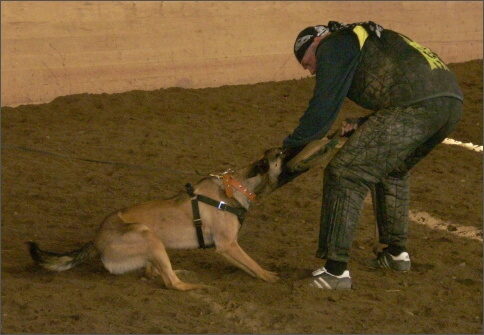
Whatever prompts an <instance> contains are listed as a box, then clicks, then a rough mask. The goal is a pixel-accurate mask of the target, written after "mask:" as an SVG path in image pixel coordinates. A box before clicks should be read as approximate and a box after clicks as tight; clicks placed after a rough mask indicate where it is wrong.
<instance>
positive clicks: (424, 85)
mask: <svg viewBox="0 0 484 335" xmlns="http://www.w3.org/2000/svg"><path fill="white" fill-rule="evenodd" d="M294 53H295V55H296V58H297V60H298V61H299V63H300V64H301V65H302V67H303V68H304V69H305V70H308V71H309V73H311V75H314V74H315V75H316V85H315V88H314V94H313V97H312V98H311V100H310V101H309V106H308V107H307V109H306V111H305V113H304V114H303V115H302V117H301V118H300V120H299V124H298V126H297V127H296V128H295V129H294V131H293V132H292V133H291V134H290V135H288V136H287V137H286V138H285V139H284V141H283V147H284V148H285V149H286V151H287V152H288V155H287V158H286V159H287V161H288V160H290V159H291V158H292V157H294V156H295V155H296V154H297V153H298V152H300V151H301V150H302V148H304V146H305V145H306V144H308V143H309V142H311V141H313V140H317V139H321V138H322V137H323V136H325V135H326V134H327V133H328V131H329V130H330V128H331V126H332V125H333V123H334V121H335V119H336V117H337V115H338V113H339V111H340V109H341V105H342V103H343V100H344V98H345V97H348V98H349V99H351V100H353V101H354V102H355V103H357V104H359V105H360V106H362V107H364V108H367V109H369V110H371V111H373V113H371V114H369V115H367V116H366V117H363V118H360V119H358V120H347V122H343V125H342V128H341V134H340V135H342V136H347V137H349V139H348V140H347V141H346V143H345V145H344V146H343V147H342V148H341V149H340V150H339V151H338V152H337V153H336V155H335V156H334V157H333V158H332V159H331V161H330V162H329V164H328V165H327V166H326V168H325V173H324V181H323V203H322V210H321V222H320V234H319V246H318V250H317V253H316V256H317V257H318V258H321V259H326V263H325V265H324V266H323V267H321V268H320V269H317V270H315V271H314V272H313V280H312V282H311V286H314V287H317V288H322V289H350V288H351V286H352V280H351V276H350V273H349V270H348V266H347V263H348V260H349V257H350V247H351V244H352V241H353V236H354V232H355V228H356V225H357V223H358V220H359V217H360V213H361V210H362V207H363V201H364V199H365V197H366V195H367V194H368V192H369V191H370V190H372V191H373V192H374V201H375V205H376V212H377V215H376V216H377V225H378V232H379V239H380V243H383V244H386V245H388V246H387V247H386V248H385V249H384V250H383V251H382V252H381V253H379V255H378V256H377V258H376V259H374V260H372V261H371V262H370V263H369V266H370V267H371V268H391V269H393V270H396V271H408V270H410V266H411V261H410V257H409V254H408V252H407V249H406V243H407V230H408V210H409V208H408V207H409V170H410V169H411V168H412V167H413V166H415V164H416V163H417V162H419V161H420V160H421V159H422V158H424V157H425V156H426V155H427V154H428V153H429V152H430V151H431V150H432V149H433V148H434V147H435V146H436V145H437V144H439V143H441V142H442V141H443V140H444V139H445V138H446V137H447V136H448V134H449V133H451V131H452V130H453V129H454V127H455V125H456V124H457V122H458V120H459V118H460V116H461V113H462V101H463V97H462V92H461V90H460V88H459V85H458V82H457V80H456V78H455V76H454V75H453V74H452V72H451V71H450V70H449V69H448V67H447V66H446V65H445V64H444V63H443V62H442V60H440V58H439V57H438V56H437V55H436V54H435V53H433V52H432V51H430V50H429V49H427V48H424V47H422V46H421V45H419V44H418V43H416V42H414V41H412V40H410V39H409V38H408V37H406V36H404V35H402V34H399V33H397V32H394V31H391V30H388V29H384V28H383V27H381V26H380V25H378V24H376V23H374V22H371V21H369V22H360V23H355V24H348V25H347V24H342V23H339V22H335V21H330V22H329V23H328V25H327V26H324V25H319V26H314V27H308V28H306V29H304V30H303V31H301V33H299V35H298V36H297V39H296V41H295V44H294ZM296 175H297V173H293V174H291V173H290V172H288V171H286V173H285V174H284V177H282V179H281V185H282V184H284V183H286V182H288V181H290V180H291V179H293V178H294V177H295V176H296Z"/></svg>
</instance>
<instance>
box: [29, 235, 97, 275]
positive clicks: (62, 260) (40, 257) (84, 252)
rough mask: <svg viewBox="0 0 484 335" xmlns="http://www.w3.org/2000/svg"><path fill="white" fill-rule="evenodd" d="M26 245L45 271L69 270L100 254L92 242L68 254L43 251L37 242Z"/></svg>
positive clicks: (35, 260)
mask: <svg viewBox="0 0 484 335" xmlns="http://www.w3.org/2000/svg"><path fill="white" fill-rule="evenodd" d="M26 244H27V246H28V248H29V252H30V256H31V257H32V259H33V260H34V262H35V263H36V264H38V265H40V266H41V267H43V268H44V269H48V270H52V271H65V270H69V269H71V268H73V267H74V266H76V265H77V264H79V263H81V262H83V261H84V260H87V259H90V258H93V257H94V256H96V255H97V254H98V252H97V250H96V248H95V247H94V244H93V243H92V242H89V243H87V244H85V245H84V246H83V247H82V248H80V249H78V250H74V251H70V252H66V253H54V252H50V251H42V250H40V248H39V246H38V244H37V243H35V242H26Z"/></svg>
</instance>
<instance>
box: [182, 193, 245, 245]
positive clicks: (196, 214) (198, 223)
mask: <svg viewBox="0 0 484 335" xmlns="http://www.w3.org/2000/svg"><path fill="white" fill-rule="evenodd" d="M185 188H186V189H187V193H188V195H189V196H190V197H192V211H193V224H194V225H195V230H196V232H197V239H198V244H199V246H200V249H206V248H211V247H214V246H215V245H214V244H211V245H206V244H205V240H204V239H203V232H202V219H201V217H200V208H199V206H198V202H199V201H201V202H203V203H205V204H207V205H210V206H212V207H215V208H217V209H218V210H221V211H227V212H229V213H232V214H235V215H236V216H237V218H238V219H239V222H240V225H241V226H242V223H243V222H244V219H245V213H246V210H245V209H243V208H235V207H232V206H229V205H227V204H226V203H225V202H223V201H216V200H213V199H212V198H209V197H206V196H204V195H201V194H195V193H194V188H193V186H192V184H190V183H187V184H185Z"/></svg>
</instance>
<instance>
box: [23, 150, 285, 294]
mask: <svg viewBox="0 0 484 335" xmlns="http://www.w3.org/2000/svg"><path fill="white" fill-rule="evenodd" d="M283 158H284V154H283V152H282V150H281V149H279V148H275V149H269V150H267V151H266V152H265V153H264V156H263V157H262V158H261V159H259V160H258V161H256V162H254V163H252V164H250V165H248V166H246V167H245V168H242V169H240V170H238V171H228V172H225V173H223V174H221V175H218V176H217V175H210V176H209V177H206V178H204V179H202V180H201V181H199V182H198V183H197V184H196V185H194V187H193V188H191V187H189V186H188V187H187V192H183V193H180V194H179V195H177V196H175V197H173V198H170V199H166V200H155V201H149V202H145V203H141V204H138V205H134V206H132V207H128V208H125V209H122V210H119V211H117V212H115V213H113V214H111V215H109V216H108V217H107V218H106V219H104V221H103V222H102V224H101V225H100V227H99V228H98V230H97V233H96V236H95V238H94V240H93V241H91V242H89V243H87V244H86V245H84V246H83V247H82V248H81V249H79V250H76V251H72V252H68V253H64V254H56V253H52V252H45V251H42V250H40V249H39V247H38V245H37V244H36V243H34V242H27V243H28V245H29V251H30V255H31V256H32V259H33V260H34V261H35V262H36V263H37V264H39V265H41V266H42V267H44V268H46V269H49V270H54V271H64V270H67V269H70V268H72V267H74V266H76V265H77V264H79V263H80V262H82V261H83V260H85V259H88V258H91V257H93V256H96V255H100V256H101V260H102V262H103V264H104V266H105V267H106V269H108V270H109V271H110V272H111V273H115V274H121V273H125V272H128V271H132V270H136V269H139V268H143V267H145V268H146V273H147V276H148V277H149V278H151V277H154V276H156V275H161V277H162V279H163V282H164V283H165V285H166V287H168V288H171V289H176V290H181V291H185V290H191V289H198V288H202V287H205V285H202V284H189V283H184V282H182V281H181V280H180V279H179V278H178V277H177V275H176V274H175V272H174V271H173V269H172V266H171V263H170V259H169V258H168V254H167V252H166V249H193V248H198V247H200V246H201V245H202V247H203V245H204V244H205V243H206V244H214V245H215V247H216V251H217V252H218V253H220V254H222V255H223V256H225V257H226V258H227V259H228V260H229V261H230V262H231V263H233V264H234V265H235V266H237V267H239V268H240V269H242V270H244V271H245V272H247V273H248V274H250V275H251V276H253V277H256V278H260V279H262V280H265V281H267V282H275V281H276V280H277V279H278V277H277V274H276V273H274V272H270V271H267V270H264V269H263V268H261V267H260V266H259V265H258V264H257V263H256V262H255V261H254V260H253V259H252V258H251V257H250V256H249V255H247V254H246V253H245V252H244V251H243V250H242V248H241V247H240V246H239V244H238V243H237V237H238V232H239V229H240V227H241V222H240V221H239V217H241V216H242V215H237V214H243V212H245V211H246V210H248V209H249V207H250V205H251V202H252V200H253V198H254V197H255V195H262V194H267V193H269V192H271V191H273V190H274V189H276V188H277V187H278V177H279V175H280V173H281V167H282V161H283ZM187 185H188V184H187ZM199 198H200V199H201V200H200V201H198V199H199ZM207 198H209V200H212V201H213V202H214V203H210V201H209V203H208V204H207V203H206V202H203V201H202V200H206V199H207ZM251 199H252V200H251ZM194 208H198V211H199V214H200V215H199V219H200V220H198V221H197V215H196V214H195V222H196V223H198V222H200V221H201V223H202V225H201V228H200V235H201V236H198V235H197V234H198V232H197V229H196V228H195V225H194V210H193V209H194ZM234 213H235V214H234ZM202 236H203V238H202Z"/></svg>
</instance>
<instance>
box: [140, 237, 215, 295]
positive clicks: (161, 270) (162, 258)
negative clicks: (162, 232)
mask: <svg viewBox="0 0 484 335" xmlns="http://www.w3.org/2000/svg"><path fill="white" fill-rule="evenodd" d="M147 240H148V246H149V252H150V259H149V263H148V264H147V273H148V274H149V275H151V276H153V275H157V274H160V275H161V278H162V279H163V282H164V283H165V286H166V287H167V288H170V289H175V290H179V291H188V290H195V289H201V288H205V287H207V286H206V285H203V284H190V283H185V282H182V281H181V280H180V278H178V276H177V275H176V273H175V271H173V268H172V267H171V262H170V258H169V257H168V254H167V252H166V249H165V246H164V244H163V242H162V241H161V240H160V239H159V238H158V237H157V236H156V235H155V234H153V233H152V232H149V233H148V234H147ZM151 267H152V268H151Z"/></svg>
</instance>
